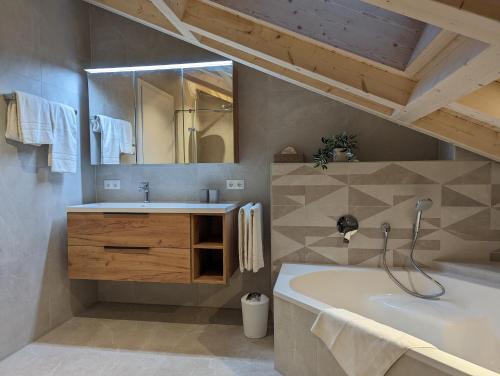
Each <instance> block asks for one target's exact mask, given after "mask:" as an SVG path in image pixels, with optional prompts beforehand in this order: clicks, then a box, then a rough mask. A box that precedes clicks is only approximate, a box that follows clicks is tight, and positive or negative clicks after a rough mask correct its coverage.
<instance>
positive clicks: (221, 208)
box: [66, 202, 238, 213]
mask: <svg viewBox="0 0 500 376" xmlns="http://www.w3.org/2000/svg"><path fill="white" fill-rule="evenodd" d="M237 206H238V203H237V202H225V203H218V204H207V203H200V202H150V203H144V202H101V203H93V204H85V205H75V206H69V207H68V208H67V209H66V211H67V212H69V213H71V212H101V213H102V212H106V213H227V212H230V211H231V210H234V209H235V208H236V207H237Z"/></svg>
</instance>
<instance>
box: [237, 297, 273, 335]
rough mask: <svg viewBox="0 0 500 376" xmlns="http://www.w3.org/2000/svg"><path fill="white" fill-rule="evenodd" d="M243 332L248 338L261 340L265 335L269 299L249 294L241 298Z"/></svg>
mask: <svg viewBox="0 0 500 376" xmlns="http://www.w3.org/2000/svg"><path fill="white" fill-rule="evenodd" d="M241 310H242V312H243V332H244V333H245V336H246V337H248V338H262V337H265V336H266V334H267V319H268V315H269V298H268V297H267V296H265V295H264V294H260V293H250V294H245V295H243V296H242V298H241Z"/></svg>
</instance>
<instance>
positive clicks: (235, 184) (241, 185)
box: [226, 180, 245, 189]
mask: <svg viewBox="0 0 500 376" xmlns="http://www.w3.org/2000/svg"><path fill="white" fill-rule="evenodd" d="M226 189H245V180H226Z"/></svg>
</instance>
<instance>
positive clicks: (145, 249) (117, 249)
mask: <svg viewBox="0 0 500 376" xmlns="http://www.w3.org/2000/svg"><path fill="white" fill-rule="evenodd" d="M150 249H151V248H150V247H117V246H108V245H106V246H104V251H105V252H114V253H140V254H144V253H149V250H150Z"/></svg>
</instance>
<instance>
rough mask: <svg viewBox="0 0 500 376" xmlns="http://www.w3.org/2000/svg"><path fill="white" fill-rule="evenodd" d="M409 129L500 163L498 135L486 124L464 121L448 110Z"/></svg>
mask: <svg viewBox="0 0 500 376" xmlns="http://www.w3.org/2000/svg"><path fill="white" fill-rule="evenodd" d="M409 127H410V128H411V129H415V130H417V131H419V132H422V133H425V134H428V135H429V136H432V137H435V138H438V139H441V140H443V141H447V142H450V143H452V144H454V145H456V146H459V147H461V148H463V149H466V150H469V151H471V152H473V153H476V154H480V155H482V156H484V157H486V158H490V159H493V160H495V161H497V162H500V133H499V132H498V131H496V130H495V129H492V127H491V126H489V125H488V124H482V123H480V122H473V121H471V120H469V119H464V118H463V117H461V116H460V115H459V114H456V113H454V112H452V111H449V110H438V111H435V112H433V113H431V114H429V115H427V116H425V117H423V118H422V119H419V120H417V121H416V122H414V123H413V124H411V125H410V126H409Z"/></svg>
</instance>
